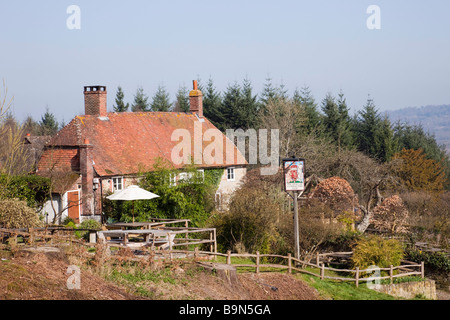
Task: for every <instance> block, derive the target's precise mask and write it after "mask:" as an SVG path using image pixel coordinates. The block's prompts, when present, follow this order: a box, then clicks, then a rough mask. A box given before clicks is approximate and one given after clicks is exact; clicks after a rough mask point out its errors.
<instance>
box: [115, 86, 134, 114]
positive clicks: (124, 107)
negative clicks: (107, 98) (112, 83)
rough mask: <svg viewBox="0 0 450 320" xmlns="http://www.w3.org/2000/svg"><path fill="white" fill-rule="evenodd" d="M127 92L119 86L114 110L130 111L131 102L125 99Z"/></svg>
mask: <svg viewBox="0 0 450 320" xmlns="http://www.w3.org/2000/svg"><path fill="white" fill-rule="evenodd" d="M124 96H125V94H124V93H123V90H122V87H121V86H118V87H117V93H116V99H115V101H116V105H115V106H113V110H114V112H126V111H128V108H129V107H130V104H129V103H126V104H125V102H124V101H123V98H124Z"/></svg>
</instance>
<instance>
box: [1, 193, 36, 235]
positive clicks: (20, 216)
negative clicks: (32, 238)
mask: <svg viewBox="0 0 450 320" xmlns="http://www.w3.org/2000/svg"><path fill="white" fill-rule="evenodd" d="M41 224H42V223H41V221H40V220H39V217H38V215H37V213H36V211H35V210H33V209H32V208H30V207H29V206H27V203H26V202H25V201H20V200H17V199H9V200H1V201H0V226H2V227H3V228H12V229H14V228H31V227H38V226H41Z"/></svg>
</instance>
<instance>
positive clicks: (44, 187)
mask: <svg viewBox="0 0 450 320" xmlns="http://www.w3.org/2000/svg"><path fill="white" fill-rule="evenodd" d="M0 188H1V191H2V192H1V193H2V198H9V199H12V198H17V199H19V200H24V201H26V202H27V204H28V206H29V207H32V208H34V209H36V210H39V209H40V208H42V206H43V205H44V203H45V201H47V199H48V192H49V189H50V179H48V178H45V177H41V176H37V175H27V176H7V175H0Z"/></svg>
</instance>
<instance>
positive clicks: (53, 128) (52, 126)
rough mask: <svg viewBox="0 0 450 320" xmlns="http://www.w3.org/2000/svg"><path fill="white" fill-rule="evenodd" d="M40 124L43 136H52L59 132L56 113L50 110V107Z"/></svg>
mask: <svg viewBox="0 0 450 320" xmlns="http://www.w3.org/2000/svg"><path fill="white" fill-rule="evenodd" d="M39 126H40V127H41V129H40V135H41V136H52V135H54V134H56V132H58V129H59V125H58V122H57V121H56V118H55V115H54V114H53V113H51V112H50V111H49V109H48V107H47V109H46V111H45V114H44V115H43V116H42V118H41V121H40V122H39Z"/></svg>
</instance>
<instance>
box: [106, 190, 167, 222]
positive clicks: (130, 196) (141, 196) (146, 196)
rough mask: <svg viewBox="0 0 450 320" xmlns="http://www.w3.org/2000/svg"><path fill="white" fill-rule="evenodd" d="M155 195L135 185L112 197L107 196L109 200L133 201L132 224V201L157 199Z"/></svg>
mask: <svg viewBox="0 0 450 320" xmlns="http://www.w3.org/2000/svg"><path fill="white" fill-rule="evenodd" d="M158 197H159V196H158V195H157V194H154V193H152V192H150V191H147V190H144V189H142V188H140V187H138V186H136V185H132V186H129V187H128V188H126V189H123V190H120V191H117V192H115V193H113V194H112V195H109V196H107V197H106V198H107V199H109V200H125V201H133V223H134V201H135V200H150V199H153V198H158Z"/></svg>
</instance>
